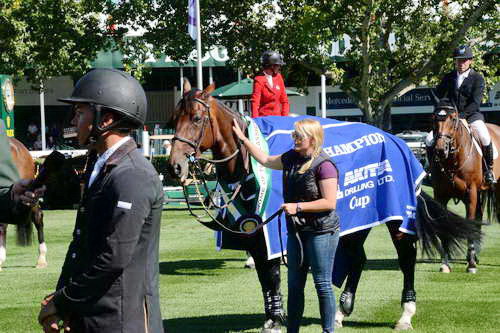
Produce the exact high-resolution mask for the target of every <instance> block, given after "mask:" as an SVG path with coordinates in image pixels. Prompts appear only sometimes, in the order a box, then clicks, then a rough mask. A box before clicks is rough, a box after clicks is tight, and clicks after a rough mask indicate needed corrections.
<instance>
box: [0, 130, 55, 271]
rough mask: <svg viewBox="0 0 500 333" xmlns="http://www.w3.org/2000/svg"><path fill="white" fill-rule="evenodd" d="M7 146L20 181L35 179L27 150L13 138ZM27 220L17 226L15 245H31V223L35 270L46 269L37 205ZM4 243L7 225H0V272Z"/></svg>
mask: <svg viewBox="0 0 500 333" xmlns="http://www.w3.org/2000/svg"><path fill="white" fill-rule="evenodd" d="M9 144H10V152H11V154H12V160H13V162H14V164H15V165H16V167H17V170H18V172H19V176H20V177H21V179H35V174H36V168H35V162H34V161H33V158H32V157H31V155H30V153H29V151H28V149H27V148H26V147H25V146H24V145H23V144H22V143H21V142H20V141H18V140H16V139H15V138H9ZM27 219H30V221H26V223H22V224H19V225H18V226H17V243H18V244H19V245H21V246H28V245H31V234H32V230H33V226H32V223H33V224H34V225H35V227H36V229H37V236H38V260H37V263H36V268H45V267H47V245H46V244H45V236H44V233H43V212H42V209H41V208H40V206H39V205H36V206H34V207H33V208H32V209H31V212H30V214H29V215H27ZM6 243H7V224H0V270H2V264H3V263H4V262H5V259H6V255H7V253H6Z"/></svg>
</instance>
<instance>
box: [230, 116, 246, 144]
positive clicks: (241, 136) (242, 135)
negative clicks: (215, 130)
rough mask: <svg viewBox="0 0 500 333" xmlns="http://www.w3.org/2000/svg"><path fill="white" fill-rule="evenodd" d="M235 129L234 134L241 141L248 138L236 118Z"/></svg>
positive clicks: (234, 121) (234, 120)
mask: <svg viewBox="0 0 500 333" xmlns="http://www.w3.org/2000/svg"><path fill="white" fill-rule="evenodd" d="M233 131H234V134H236V136H237V137H238V138H239V139H240V140H241V141H245V139H246V138H247V137H246V136H245V133H243V131H242V130H241V128H240V125H238V122H237V121H236V119H233Z"/></svg>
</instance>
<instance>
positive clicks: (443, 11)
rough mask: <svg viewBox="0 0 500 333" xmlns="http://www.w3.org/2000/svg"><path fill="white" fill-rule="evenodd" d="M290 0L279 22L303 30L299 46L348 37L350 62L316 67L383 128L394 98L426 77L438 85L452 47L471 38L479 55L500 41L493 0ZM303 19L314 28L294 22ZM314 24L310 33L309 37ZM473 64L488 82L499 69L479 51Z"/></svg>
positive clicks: (387, 119) (346, 55)
mask: <svg viewBox="0 0 500 333" xmlns="http://www.w3.org/2000/svg"><path fill="white" fill-rule="evenodd" d="M285 2H286V3H288V4H289V5H288V6H285V8H287V10H288V12H287V15H284V17H285V18H286V19H284V20H282V21H281V22H280V25H281V26H283V27H288V29H289V30H291V31H294V35H297V33H298V32H299V33H301V35H302V38H298V40H299V41H301V42H303V43H304V44H303V45H302V47H301V50H304V49H307V47H308V46H309V45H311V42H310V41H311V40H312V41H313V42H312V43H314V44H319V45H323V46H324V48H325V49H328V46H329V43H330V41H331V37H332V36H337V37H341V36H342V35H347V36H349V37H350V42H351V47H350V48H349V49H348V50H347V51H346V52H345V54H344V56H345V57H346V59H347V62H343V63H329V62H328V61H324V62H322V64H324V65H323V66H322V67H319V68H316V72H318V73H319V72H321V71H325V70H328V71H329V72H330V74H331V76H332V79H333V83H334V84H339V85H340V87H341V89H342V90H344V91H345V92H346V93H347V94H348V95H349V96H350V97H352V99H353V100H354V101H355V102H356V103H357V105H358V106H359V108H360V109H361V110H362V111H363V114H364V117H365V121H367V122H369V123H372V124H374V125H376V126H379V127H382V128H385V129H388V128H390V115H391V113H390V108H391V103H392V101H393V100H394V98H396V97H399V96H401V95H403V94H404V93H406V92H407V91H409V90H411V89H414V88H415V87H417V86H419V85H421V84H430V85H434V84H435V83H436V80H437V79H438V78H440V77H441V76H442V74H443V72H444V71H449V70H451V68H452V66H451V64H450V63H451V62H452V59H451V54H452V51H453V49H454V48H455V47H457V46H458V45H460V44H462V43H470V44H473V45H474V47H475V48H476V54H478V55H481V54H483V53H482V52H479V50H478V49H479V47H480V46H481V45H484V43H485V42H486V41H496V42H497V41H498V33H497V31H496V30H497V29H496V28H497V26H496V24H497V22H498V19H499V11H498V10H499V6H498V4H497V2H496V1H494V0H491V1H490V0H484V1H466V0H464V1H462V0H457V1H448V2H446V1H438V0H421V1H416V0H404V1H390V0H355V1H352V0H342V1H307V0H305V1H300V0H298V1H295V0H292V1H285ZM302 22H306V23H307V24H309V25H310V29H307V31H303V30H302V31H301V30H299V29H296V28H295V27H296V26H300V25H302V24H303V23H302ZM292 27H293V28H292ZM310 31H312V32H313V33H312V34H311V35H312V36H314V38H312V39H308V38H306V37H307V34H308V32H310ZM324 31H327V33H324ZM315 32H321V34H319V35H318V34H316V33H315ZM322 36H326V37H325V38H323V37H322ZM392 36H394V39H393V40H391V39H392V38H391V37H392ZM292 37H293V36H292ZM291 41H292V40H290V42H291ZM391 41H392V43H391ZM318 42H319V43H318ZM311 47H312V45H311ZM474 67H475V68H479V69H480V70H482V71H484V72H486V74H487V77H488V79H489V80H490V82H491V79H492V78H493V76H494V75H498V64H497V65H496V68H495V66H484V64H483V60H482V59H481V57H480V56H478V57H476V64H475V65H474Z"/></svg>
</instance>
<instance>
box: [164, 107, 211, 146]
mask: <svg viewBox="0 0 500 333" xmlns="http://www.w3.org/2000/svg"><path fill="white" fill-rule="evenodd" d="M193 101H195V102H198V103H200V104H201V105H203V106H204V107H205V110H203V112H205V111H206V112H207V114H208V117H207V116H205V117H203V124H202V125H201V131H200V135H199V136H198V139H197V140H196V141H194V142H193V141H191V140H189V139H186V138H183V137H181V136H178V135H177V134H176V135H174V137H173V138H172V143H174V142H175V141H176V140H177V141H181V142H184V143H187V144H188V145H190V146H191V147H192V148H193V149H194V154H196V152H197V151H198V150H199V148H200V144H201V140H202V138H203V136H204V134H205V126H206V123H207V119H209V118H210V105H209V104H208V103H206V102H205V101H204V100H202V99H199V98H193Z"/></svg>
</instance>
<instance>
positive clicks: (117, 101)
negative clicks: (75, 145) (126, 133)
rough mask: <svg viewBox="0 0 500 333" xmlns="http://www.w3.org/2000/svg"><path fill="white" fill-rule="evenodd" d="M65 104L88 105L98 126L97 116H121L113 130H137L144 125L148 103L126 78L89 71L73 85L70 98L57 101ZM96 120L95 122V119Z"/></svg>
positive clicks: (134, 82)
mask: <svg viewBox="0 0 500 333" xmlns="http://www.w3.org/2000/svg"><path fill="white" fill-rule="evenodd" d="M59 101H61V102H65V103H70V104H74V103H89V104H90V106H91V107H92V108H94V110H95V111H97V112H96V116H95V117H94V122H95V123H96V124H99V122H100V116H101V112H103V111H106V110H108V111H112V112H116V113H117V114H119V115H121V116H122V118H121V119H120V120H121V121H119V122H120V124H116V125H117V126H114V127H113V128H116V127H120V128H123V127H127V128H130V129H135V128H139V127H141V126H142V125H144V121H145V120H146V113H147V108H148V103H147V100H146V93H145V92H144V89H143V88H142V86H141V84H140V83H139V82H138V81H137V80H136V79H135V78H134V77H132V76H131V75H130V74H128V73H126V72H123V71H120V70H117V69H108V68H98V69H93V70H91V71H89V72H88V73H87V74H85V75H84V76H83V77H82V78H81V79H80V80H78V82H77V83H76V85H75V87H74V89H73V93H72V94H71V96H70V97H67V98H60V99H59ZM97 118H98V119H97ZM94 127H96V126H94Z"/></svg>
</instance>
